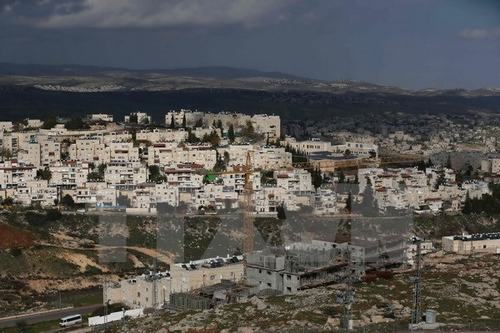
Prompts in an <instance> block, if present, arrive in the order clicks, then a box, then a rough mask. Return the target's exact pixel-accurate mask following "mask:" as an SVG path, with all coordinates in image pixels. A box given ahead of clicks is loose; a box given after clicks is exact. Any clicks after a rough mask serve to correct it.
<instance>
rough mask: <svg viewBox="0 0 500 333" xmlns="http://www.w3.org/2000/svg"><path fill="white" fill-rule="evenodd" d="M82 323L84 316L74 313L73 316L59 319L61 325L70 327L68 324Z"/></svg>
mask: <svg viewBox="0 0 500 333" xmlns="http://www.w3.org/2000/svg"><path fill="white" fill-rule="evenodd" d="M81 323H82V316H81V315H72V316H67V317H64V318H61V320H60V321H59V326H61V327H68V326H73V325H78V324H81Z"/></svg>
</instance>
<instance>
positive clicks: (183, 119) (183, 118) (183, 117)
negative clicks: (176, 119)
mask: <svg viewBox="0 0 500 333" xmlns="http://www.w3.org/2000/svg"><path fill="white" fill-rule="evenodd" d="M186 127H187V125H186V114H185V113H184V114H183V115H182V128H184V129H186Z"/></svg>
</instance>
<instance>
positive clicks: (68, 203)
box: [61, 194, 75, 208]
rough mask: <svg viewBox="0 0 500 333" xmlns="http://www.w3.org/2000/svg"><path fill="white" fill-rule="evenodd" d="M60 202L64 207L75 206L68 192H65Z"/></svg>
mask: <svg viewBox="0 0 500 333" xmlns="http://www.w3.org/2000/svg"><path fill="white" fill-rule="evenodd" d="M61 204H62V205H63V206H64V207H66V208H73V207H75V200H73V197H72V196H71V195H69V194H66V195H65V196H64V197H63V198H62V200H61Z"/></svg>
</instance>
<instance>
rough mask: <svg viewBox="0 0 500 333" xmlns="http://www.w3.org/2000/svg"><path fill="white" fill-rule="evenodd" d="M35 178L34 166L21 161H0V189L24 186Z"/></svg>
mask: <svg viewBox="0 0 500 333" xmlns="http://www.w3.org/2000/svg"><path fill="white" fill-rule="evenodd" d="M35 178H36V167H34V166H33V165H29V164H25V163H23V162H17V161H15V160H13V161H5V162H1V163H0V189H2V190H4V189H10V188H17V187H19V186H21V187H22V186H26V184H27V183H28V182H31V181H34V180H35Z"/></svg>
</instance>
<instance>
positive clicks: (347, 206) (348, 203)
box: [345, 192, 352, 214]
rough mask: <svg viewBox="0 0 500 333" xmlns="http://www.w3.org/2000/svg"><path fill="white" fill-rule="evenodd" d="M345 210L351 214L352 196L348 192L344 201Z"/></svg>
mask: <svg viewBox="0 0 500 333" xmlns="http://www.w3.org/2000/svg"><path fill="white" fill-rule="evenodd" d="M345 210H346V211H347V212H348V213H349V214H350V213H351V212H352V194H351V192H349V194H348V195H347V199H346V201H345Z"/></svg>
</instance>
